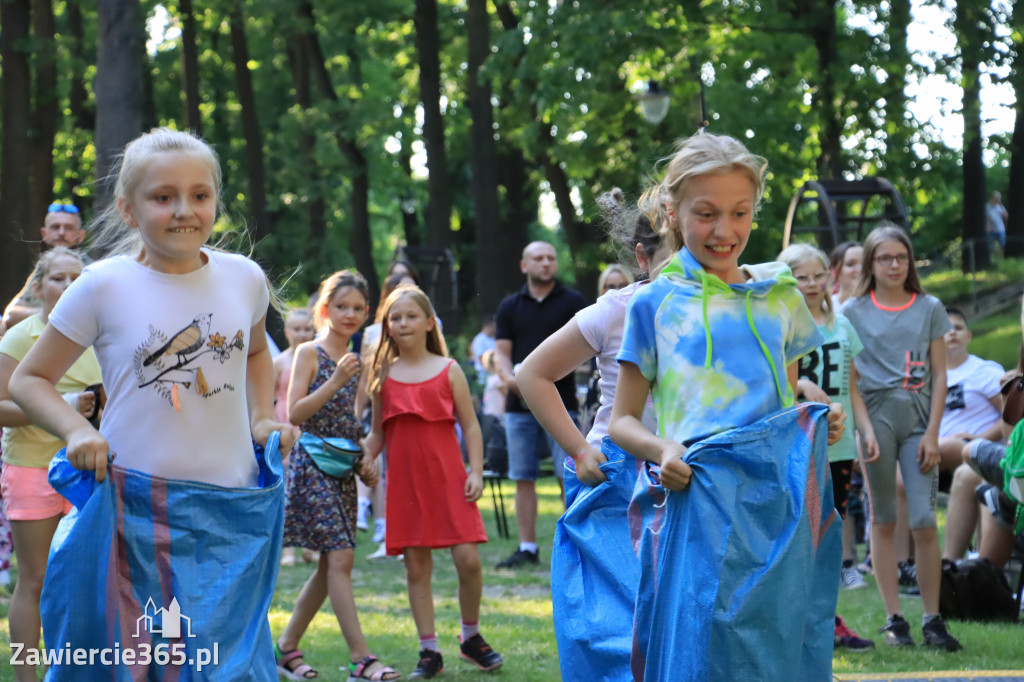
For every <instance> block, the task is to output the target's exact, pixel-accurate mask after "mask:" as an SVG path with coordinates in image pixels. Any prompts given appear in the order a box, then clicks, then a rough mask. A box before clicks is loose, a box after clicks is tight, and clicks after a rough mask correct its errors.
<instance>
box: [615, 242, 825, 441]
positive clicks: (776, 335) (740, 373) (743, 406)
mask: <svg viewBox="0 0 1024 682" xmlns="http://www.w3.org/2000/svg"><path fill="white" fill-rule="evenodd" d="M740 270H741V271H742V272H743V273H744V275H745V276H746V277H747V281H746V282H744V283H742V284H726V283H725V282H723V281H722V280H721V279H720V278H719V277H718V276H716V275H713V274H711V273H708V272H706V271H705V270H704V268H703V267H701V265H700V263H699V262H697V260H696V259H695V258H694V257H693V255H692V254H690V252H689V251H688V250H687V249H686V248H685V247H684V248H683V249H682V250H680V251H679V253H677V254H676V255H675V256H674V257H673V258H672V260H671V261H670V262H669V264H668V265H667V266H666V267H665V269H664V270H662V271H661V274H660V275H659V276H658V277H657V279H655V280H654V281H653V282H652V283H651V284H650V285H648V286H646V287H643V288H642V289H641V290H640V291H639V292H638V293H637V294H636V296H634V297H633V300H632V302H631V303H630V307H629V312H628V313H627V315H626V327H625V330H624V333H623V338H622V349H621V350H620V351H619V354H618V359H619V361H620V362H631V363H633V364H635V365H636V366H637V367H638V368H639V369H640V371H641V372H642V373H643V375H644V376H645V377H646V378H647V379H648V380H649V381H651V383H652V386H651V392H652V394H653V396H654V404H655V407H656V409H657V412H658V432H659V434H658V435H660V436H662V437H663V438H668V439H670V440H674V441H676V442H678V443H686V444H688V443H690V442H692V441H694V440H697V439H699V438H702V437H704V436H707V435H710V434H712V433H717V432H719V431H724V430H726V429H729V428H732V427H735V426H745V425H747V424H750V423H752V422H754V421H757V420H758V419H760V418H761V417H764V416H765V415H767V414H770V413H771V412H774V411H776V410H779V409H781V408H783V407H788V406H790V405H792V404H793V400H794V397H793V391H792V389H791V388H790V386H789V383H788V381H787V379H786V367H787V366H789V365H790V364H791V363H793V362H795V361H796V360H797V359H799V358H800V357H801V356H802V355H805V354H807V353H809V352H810V351H811V350H813V349H814V348H815V347H816V346H818V345H820V344H821V343H822V340H823V339H822V336H821V333H820V332H819V331H818V328H817V326H816V325H815V323H814V318H812V317H811V312H810V311H809V310H808V309H807V305H806V304H805V303H804V299H803V296H802V295H801V294H800V292H799V290H797V288H796V280H795V279H794V278H793V275H792V272H791V271H790V269H789V268H788V267H787V266H786V265H784V264H782V263H774V262H773V263H762V264H760V265H744V266H741V267H740Z"/></svg>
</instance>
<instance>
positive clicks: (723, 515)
mask: <svg viewBox="0 0 1024 682" xmlns="http://www.w3.org/2000/svg"><path fill="white" fill-rule="evenodd" d="M826 412H827V408H826V407H825V406H823V405H818V404H816V403H806V404H801V405H798V406H797V407H793V408H790V409H787V410H782V411H780V412H776V413H774V414H772V415H770V416H768V417H766V418H764V419H762V420H760V421H758V422H755V423H754V424H751V425H749V426H744V427H740V428H736V429H732V430H729V431H726V432H723V433H719V434H716V435H714V436H712V437H710V438H708V439H706V440H703V441H700V442H698V443H697V444H695V445H693V446H692V447H690V448H689V449H688V450H687V452H686V455H685V457H684V459H685V461H686V462H687V464H689V465H690V467H691V468H692V469H693V477H692V478H691V480H690V485H689V487H688V488H687V489H686V490H684V491H681V492H676V491H667V490H664V489H663V488H662V487H661V486H660V485H659V484H658V480H657V478H656V476H655V475H652V473H651V472H650V471H648V470H647V468H645V470H643V471H641V474H640V480H638V482H637V490H638V493H637V495H636V497H635V498H634V503H633V506H632V507H631V509H630V512H631V516H632V517H633V518H634V519H639V520H642V522H643V529H642V541H641V548H640V561H641V578H640V588H639V590H638V595H637V602H636V614H635V620H634V637H635V642H634V651H633V660H632V665H633V673H634V676H635V678H636V679H638V680H639V679H644V680H668V679H671V680H690V681H705V680H707V681H713V680H758V681H759V682H772V681H780V682H781V681H786V682H789V681H791V680H800V681H801V682H815V681H817V680H821V681H823V682H824V681H827V680H831V679H832V647H833V633H834V629H835V607H836V600H837V595H838V590H839V569H840V565H841V560H842V523H840V520H839V514H838V513H837V512H836V510H835V506H834V504H833V499H832V485H831V481H830V479H829V468H828V458H827V453H826V447H827V446H826V440H827V426H826V423H825V414H826Z"/></svg>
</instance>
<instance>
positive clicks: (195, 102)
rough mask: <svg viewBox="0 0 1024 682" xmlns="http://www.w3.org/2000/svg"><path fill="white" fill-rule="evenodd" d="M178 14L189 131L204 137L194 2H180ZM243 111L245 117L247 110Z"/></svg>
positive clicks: (189, 0)
mask: <svg viewBox="0 0 1024 682" xmlns="http://www.w3.org/2000/svg"><path fill="white" fill-rule="evenodd" d="M178 12H179V14H181V73H182V80H184V86H185V120H187V121H188V127H189V129H191V130H192V131H194V132H195V134H196V135H198V136H200V137H202V136H203V119H202V117H201V116H200V115H199V102H200V98H199V51H198V47H197V45H196V17H195V13H194V12H193V10H192V0H180V2H179V3H178ZM232 18H233V16H232ZM233 35H234V27H233V26H232V36H233ZM243 39H244V35H243ZM236 64H237V59H236ZM236 68H237V66H236ZM242 110H243V115H244V111H245V108H244V107H243V109H242Z"/></svg>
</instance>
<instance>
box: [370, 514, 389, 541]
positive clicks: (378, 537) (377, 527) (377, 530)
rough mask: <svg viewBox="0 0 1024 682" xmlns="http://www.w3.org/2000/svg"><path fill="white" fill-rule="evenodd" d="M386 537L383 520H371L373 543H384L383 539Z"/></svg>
mask: <svg viewBox="0 0 1024 682" xmlns="http://www.w3.org/2000/svg"><path fill="white" fill-rule="evenodd" d="M385 537H387V525H386V524H385V522H384V519H374V520H373V541H374V542H384V538H385Z"/></svg>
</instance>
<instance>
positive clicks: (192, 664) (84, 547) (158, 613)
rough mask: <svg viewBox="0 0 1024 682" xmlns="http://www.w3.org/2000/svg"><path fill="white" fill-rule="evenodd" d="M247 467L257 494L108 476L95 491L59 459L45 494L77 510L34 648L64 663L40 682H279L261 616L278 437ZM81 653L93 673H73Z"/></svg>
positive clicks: (275, 557) (60, 548)
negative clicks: (39, 644) (253, 468)
mask: <svg viewBox="0 0 1024 682" xmlns="http://www.w3.org/2000/svg"><path fill="white" fill-rule="evenodd" d="M256 458H257V461H258V462H259V468H260V475H259V479H260V480H259V484H258V486H257V487H255V488H246V489H236V488H221V487H218V486H214V485H207V484H202V483H195V482H191V481H177V480H168V479H162V478H158V477H154V476H148V475H145V474H142V473H140V472H137V471H132V470H128V469H123V468H121V467H117V466H110V467H108V469H107V478H106V480H105V481H104V482H103V483H99V484H97V483H96V480H95V476H94V474H93V472H91V471H78V470H77V469H75V468H74V467H72V466H71V464H70V462H68V460H67V458H66V456H65V454H64V451H61V452H60V453H58V455H57V456H56V457H55V458H54V460H53V461H52V462H51V464H50V483H51V485H53V487H54V488H56V489H57V490H58V491H59V492H60V493H61V494H62V495H64V496H65V497H67V498H68V499H69V500H70V501H71V502H72V503H73V504H74V505H75V509H74V510H73V511H72V512H71V513H70V514H69V515H68V516H66V517H65V518H63V519H62V520H61V521H60V524H59V525H58V527H57V533H56V535H55V536H54V539H53V543H52V544H51V546H50V559H49V564H48V565H47V570H46V580H45V582H44V584H43V592H42V600H41V605H40V606H41V611H42V619H43V635H44V639H45V642H46V645H47V647H49V651H50V656H54V655H58V656H62V658H63V660H62V661H60V662H59V663H57V664H51V667H50V669H49V671H48V672H47V675H46V679H47V680H49V681H56V680H72V681H74V682H91V681H92V680H97V681H99V680H104V681H109V680H114V681H118V682H120V681H122V680H159V681H164V682H170V681H173V680H181V681H185V680H256V681H263V680H265V681H266V682H273V681H274V680H277V669H276V665H275V661H274V653H273V642H272V640H271V635H270V625H269V623H268V621H267V612H268V611H269V609H270V601H271V597H272V596H273V590H274V583H275V581H276V579H277V567H278V562H279V560H280V554H281V536H282V532H283V527H284V485H283V479H282V476H281V472H282V470H281V454H280V452H279V451H278V434H276V433H275V434H273V435H272V436H271V439H270V442H268V444H267V448H266V452H264V449H263V448H259V447H257V448H256ZM62 650H63V653H62ZM104 650H106V654H105V655H104V654H103V653H102V652H103V651H104ZM79 651H84V652H86V653H85V654H84V656H86V657H88V656H90V655H91V657H92V660H91V663H90V662H88V661H87V662H86V663H85V664H84V665H80V664H77V663H75V662H74V661H73V659H72V657H73V656H75V655H80V656H81V655H83V654H78V653H77V652H79ZM90 651H95V652H96V653H95V654H89V652H90ZM128 652H130V653H128ZM126 653H127V655H126ZM129 657H130V658H131V659H133V661H129V663H132V662H134V664H125V661H126V658H129ZM214 658H216V663H215V662H214V660H213V659H214ZM147 659H151V660H153V661H155V662H154V663H153V664H152V665H142V664H140V661H146V660H147ZM113 661H120V664H117V665H112V664H110V663H108V662H113ZM69 662H70V663H71V664H70V665H69V664H68V663H69ZM200 662H203V663H205V665H204V666H202V669H201V670H200V669H199V663H200ZM105 663H106V664H105Z"/></svg>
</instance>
